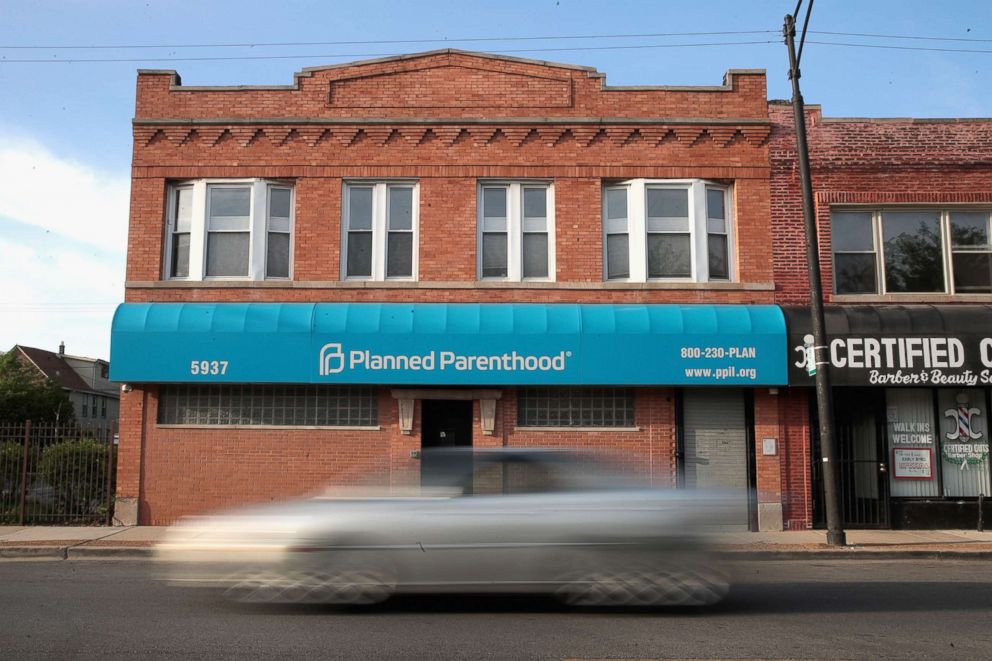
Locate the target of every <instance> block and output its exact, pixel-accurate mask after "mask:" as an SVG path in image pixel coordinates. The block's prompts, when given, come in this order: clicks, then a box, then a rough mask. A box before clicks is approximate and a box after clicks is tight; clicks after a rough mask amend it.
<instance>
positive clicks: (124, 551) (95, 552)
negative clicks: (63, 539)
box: [66, 546, 154, 560]
mask: <svg viewBox="0 0 992 661" xmlns="http://www.w3.org/2000/svg"><path fill="white" fill-rule="evenodd" d="M153 553H154V549H153V548H152V547H150V546H70V547H69V548H68V549H67V553H66V559H67V560H72V559H73V558H150V557H152V554H153Z"/></svg>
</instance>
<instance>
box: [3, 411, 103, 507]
mask: <svg viewBox="0 0 992 661" xmlns="http://www.w3.org/2000/svg"><path fill="white" fill-rule="evenodd" d="M115 436H116V435H115V432H114V429H113V428H102V429H84V428H80V427H77V426H75V425H66V424H64V423H63V424H62V425H59V424H56V423H50V422H49V423H37V424H31V423H30V422H16V423H0V525H22V526H23V525H93V524H102V525H110V523H111V521H112V520H113V511H114V510H113V508H114V478H115V474H116V467H117V463H116V459H117V446H116V442H115V440H116V439H115Z"/></svg>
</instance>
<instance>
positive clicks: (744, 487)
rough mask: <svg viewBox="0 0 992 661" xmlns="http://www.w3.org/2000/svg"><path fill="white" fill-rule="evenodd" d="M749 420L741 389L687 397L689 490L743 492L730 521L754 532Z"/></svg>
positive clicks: (688, 392)
mask: <svg viewBox="0 0 992 661" xmlns="http://www.w3.org/2000/svg"><path fill="white" fill-rule="evenodd" d="M747 418H748V415H747V407H746V401H745V395H744V393H743V392H742V391H740V390H685V391H684V392H683V395H682V424H683V432H682V433H683V438H684V444H685V445H684V455H683V456H684V462H685V463H684V469H685V478H684V485H685V487H686V488H689V489H721V490H723V491H729V492H732V493H739V494H740V497H739V498H736V497H734V498H733V503H734V505H733V509H732V511H730V512H728V516H727V517H726V519H725V522H726V524H727V525H728V526H730V527H732V528H734V529H739V530H747V529H748V521H749V518H748V497H749V494H748V453H747V443H748V437H749V434H748V429H747V427H748V419H747Z"/></svg>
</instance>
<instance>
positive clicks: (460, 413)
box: [420, 399, 472, 486]
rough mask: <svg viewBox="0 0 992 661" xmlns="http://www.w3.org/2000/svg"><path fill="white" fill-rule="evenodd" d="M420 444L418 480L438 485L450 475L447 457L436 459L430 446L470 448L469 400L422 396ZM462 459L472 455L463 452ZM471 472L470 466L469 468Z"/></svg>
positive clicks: (468, 460)
mask: <svg viewBox="0 0 992 661" xmlns="http://www.w3.org/2000/svg"><path fill="white" fill-rule="evenodd" d="M420 447H421V449H422V450H423V451H424V452H423V454H422V458H421V463H420V483H421V484H422V485H424V486H438V485H441V484H444V483H445V476H446V475H450V474H451V470H452V468H456V467H452V466H450V463H449V462H450V461H451V457H447V458H445V459H444V460H442V461H440V462H439V461H437V460H436V459H437V458H435V457H432V456H431V452H430V451H431V449H433V448H460V447H464V448H470V447H472V400H470V399H464V400H450V399H426V400H423V403H422V408H421V434H420ZM465 461H467V462H469V463H470V462H471V461H472V456H471V454H469V453H465ZM469 472H471V468H469Z"/></svg>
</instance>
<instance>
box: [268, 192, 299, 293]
mask: <svg viewBox="0 0 992 661" xmlns="http://www.w3.org/2000/svg"><path fill="white" fill-rule="evenodd" d="M273 188H283V189H287V190H289V232H288V233H289V267H288V269H287V271H286V273H287V275H285V276H270V275H268V272H269V263H268V262H269V251H268V241H269V233H270V232H271V233H276V234H286V233H287V232H286V231H283V230H273V229H271V228H270V227H269V221H270V220H272V215H271V213H270V211H271V210H270V208H269V191H270V190H271V189H273ZM295 192H296V191H295V187H294V186H292V185H290V184H282V183H279V182H277V181H266V182H265V214H264V215H265V221H264V224H265V244H264V245H263V246H262V257H263V259H262V274H263V277H264V278H265V279H266V280H292V279H293V253H295V252H296V232H295V231H294V230H295V219H296V194H295Z"/></svg>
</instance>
